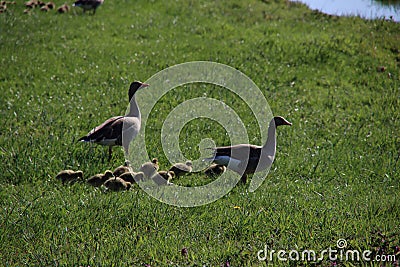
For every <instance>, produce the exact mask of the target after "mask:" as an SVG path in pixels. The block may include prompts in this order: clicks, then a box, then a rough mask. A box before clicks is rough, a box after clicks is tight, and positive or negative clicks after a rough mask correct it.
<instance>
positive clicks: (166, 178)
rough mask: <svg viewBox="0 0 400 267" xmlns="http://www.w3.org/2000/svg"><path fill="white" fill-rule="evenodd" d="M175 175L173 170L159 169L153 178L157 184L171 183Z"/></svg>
mask: <svg viewBox="0 0 400 267" xmlns="http://www.w3.org/2000/svg"><path fill="white" fill-rule="evenodd" d="M174 177H175V173H174V172H173V171H159V172H158V173H156V174H155V175H154V176H153V177H152V179H153V181H154V182H155V183H156V184H157V185H170V184H172V183H171V180H172V179H173V178H174Z"/></svg>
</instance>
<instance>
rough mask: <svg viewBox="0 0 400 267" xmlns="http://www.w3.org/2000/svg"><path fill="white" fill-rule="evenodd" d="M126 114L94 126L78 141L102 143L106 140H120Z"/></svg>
mask: <svg viewBox="0 0 400 267" xmlns="http://www.w3.org/2000/svg"><path fill="white" fill-rule="evenodd" d="M123 119H124V116H116V117H112V118H110V119H108V120H106V121H105V122H103V123H102V124H100V125H99V126H97V127H94V128H93V129H92V130H91V131H90V132H89V133H88V134H87V135H86V136H84V137H82V138H80V139H79V140H78V141H86V142H96V143H100V142H102V141H105V140H114V141H116V140H120V139H121V135H122V126H123V122H124V120H123Z"/></svg>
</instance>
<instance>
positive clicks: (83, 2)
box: [72, 0, 104, 15]
mask: <svg viewBox="0 0 400 267" xmlns="http://www.w3.org/2000/svg"><path fill="white" fill-rule="evenodd" d="M103 2H104V0H77V1H75V3H74V4H73V5H72V6H79V7H81V8H82V9H83V13H85V12H86V11H87V10H93V15H94V14H95V13H96V9H97V8H98V7H99V6H100V5H101V4H103Z"/></svg>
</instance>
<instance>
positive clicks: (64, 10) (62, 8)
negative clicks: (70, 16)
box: [57, 4, 69, 13]
mask: <svg viewBox="0 0 400 267" xmlns="http://www.w3.org/2000/svg"><path fill="white" fill-rule="evenodd" d="M57 12H58V13H67V12H69V6H68V5H67V4H64V5H62V6H60V7H59V8H57Z"/></svg>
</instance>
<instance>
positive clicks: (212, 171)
mask: <svg viewBox="0 0 400 267" xmlns="http://www.w3.org/2000/svg"><path fill="white" fill-rule="evenodd" d="M225 171H226V167H225V166H224V165H218V164H211V165H210V167H208V168H207V169H205V170H204V173H205V174H206V175H207V176H209V177H213V176H218V175H221V174H223V173H224V172H225Z"/></svg>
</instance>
